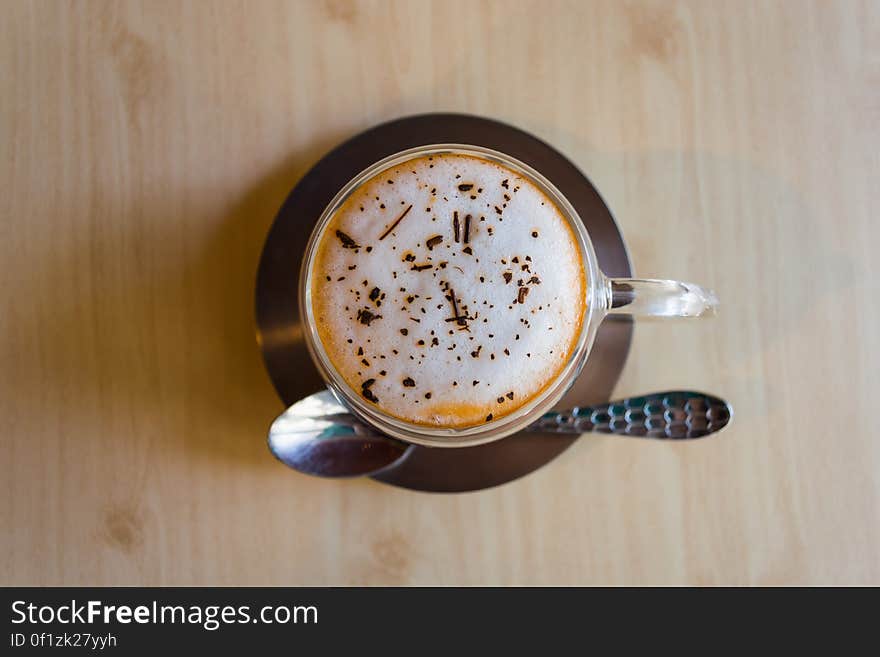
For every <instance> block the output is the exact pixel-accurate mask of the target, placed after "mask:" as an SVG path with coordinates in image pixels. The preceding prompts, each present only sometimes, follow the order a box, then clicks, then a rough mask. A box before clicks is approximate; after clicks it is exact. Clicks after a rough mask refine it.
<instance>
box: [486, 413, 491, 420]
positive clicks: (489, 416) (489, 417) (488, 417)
mask: <svg viewBox="0 0 880 657" xmlns="http://www.w3.org/2000/svg"><path fill="white" fill-rule="evenodd" d="M491 421H492V414H491V413H489V415H487V416H486V422H491Z"/></svg>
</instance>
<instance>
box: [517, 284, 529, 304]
mask: <svg viewBox="0 0 880 657" xmlns="http://www.w3.org/2000/svg"><path fill="white" fill-rule="evenodd" d="M528 294H529V288H527V287H521V288H519V292H518V293H517V295H516V300H517V302H518V303H522V302H523V301H525V300H526V296H528Z"/></svg>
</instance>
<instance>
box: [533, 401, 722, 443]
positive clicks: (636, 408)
mask: <svg viewBox="0 0 880 657" xmlns="http://www.w3.org/2000/svg"><path fill="white" fill-rule="evenodd" d="M732 416H733V409H732V408H731V407H730V404H728V403H727V402H726V401H724V400H723V399H719V398H718V397H714V396H712V395H707V394H705V393H701V392H691V391H684V390H675V391H672V392H663V393H659V394H653V395H642V396H639V397H630V398H628V399H623V400H620V401H613V402H609V403H607V404H599V405H598V406H576V407H575V408H572V409H568V410H564V411H551V412H549V413H547V414H546V415H544V416H543V417H542V418H541V419H540V420H538V421H537V422H535V423H533V424H532V425H530V426H529V427H528V429H527V431H537V432H542V433H586V432H588V431H594V432H598V433H613V434H616V435H618V436H635V437H641V438H670V439H687V438H701V437H703V436H708V435H709V434H712V433H715V432H717V431H721V429H723V428H724V427H725V426H727V424H728V422H730V418H731V417H732Z"/></svg>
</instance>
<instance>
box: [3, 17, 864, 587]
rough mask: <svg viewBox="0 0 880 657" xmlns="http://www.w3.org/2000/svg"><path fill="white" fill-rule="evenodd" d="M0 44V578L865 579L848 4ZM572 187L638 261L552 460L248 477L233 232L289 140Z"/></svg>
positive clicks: (253, 367)
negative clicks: (434, 483) (577, 182)
mask: <svg viewBox="0 0 880 657" xmlns="http://www.w3.org/2000/svg"><path fill="white" fill-rule="evenodd" d="M0 14H2V16H3V19H2V20H0V98H2V100H0V180H2V182H3V192H2V194H0V300H2V308H0V418H2V421H0V435H2V442H0V584H108V585H120V584H278V585H297V584H591V583H603V584H604V583H609V584H610V583H614V584H664V583H693V584H720V583H727V584H795V583H798V584H803V583H875V584H880V441H878V435H877V425H876V424H874V421H876V418H877V404H878V399H880V303H878V302H880V271H878V269H880V268H878V264H877V262H878V257H877V249H878V244H880V214H878V198H880V192H878V186H880V155H878V153H880V3H878V2H876V1H869V2H861V3H860V2H830V1H822V2H803V1H800V0H795V1H790V2H789V1H783V0H778V1H776V2H732V1H726V0H716V1H703V0H694V1H693V2H682V3H673V2H618V1H617V0H614V1H610V2H596V3H594V2H570V3H565V2H541V3H538V2H519V1H510V2H485V3H476V2H447V1H444V2H435V3H428V2H420V1H412V2H397V3H386V2H356V3H350V2H344V1H342V0H332V1H328V2H286V3H284V2H282V3H275V2H266V1H262V0H260V1H256V2H247V3H245V2H242V3H233V2H143V3H134V2H128V3H123V2H107V3H99V2H54V1H53V2H19V1H15V2H10V1H8V0H4V2H3V3H2V11H0ZM435 110H444V111H461V112H470V113H476V114H482V115H486V116H490V117H494V118H497V119H500V120H503V121H507V122H510V123H512V124H514V125H517V126H519V127H521V128H524V129H526V130H529V131H531V132H533V133H534V134H536V135H538V136H539V137H541V138H543V139H545V140H547V141H548V142H550V143H551V144H553V145H555V146H556V147H557V148H559V149H560V150H562V151H563V152H564V153H565V154H566V155H568V156H569V157H570V158H571V159H573V160H574V161H575V162H576V163H577V164H578V165H579V166H580V167H581V168H582V169H583V170H584V171H585V172H586V173H587V175H589V176H590V178H591V179H592V180H593V182H594V183H595V184H596V186H597V187H598V188H599V189H600V190H601V192H602V194H603V196H604V197H605V199H606V200H607V202H608V204H609V205H610V207H611V208H612V210H613V211H614V213H615V215H616V217H617V219H618V221H619V223H620V225H621V228H622V230H623V232H624V234H625V236H626V238H627V240H628V243H629V247H630V249H631V253H632V257H633V261H634V263H635V266H636V270H637V272H638V273H639V274H641V275H645V276H663V277H671V278H682V279H685V280H694V281H697V282H701V283H705V284H707V285H711V286H713V287H714V288H716V290H717V291H718V294H719V296H720V298H721V300H722V302H723V308H722V313H721V315H720V316H719V317H718V318H717V319H715V320H713V321H710V322H694V323H674V324H668V323H660V322H655V323H642V324H639V325H638V326H637V328H636V334H635V341H634V345H633V350H632V353H631V357H630V360H629V362H628V364H627V367H626V370H625V372H624V375H623V377H622V379H621V382H620V384H619V386H618V392H619V393H620V394H621V395H626V394H630V393H639V392H646V391H650V390H658V389H664V388H669V387H677V386H680V387H693V388H699V389H705V390H707V391H712V392H716V393H719V394H721V395H723V396H725V397H727V398H729V399H730V400H731V401H732V402H733V404H734V406H735V408H736V417H735V420H734V422H733V424H732V426H731V428H730V429H728V430H727V431H726V432H725V434H722V436H719V437H717V438H716V439H708V440H704V441H700V442H696V443H692V444H668V443H662V442H649V441H633V440H620V439H615V438H610V437H588V438H585V439H582V440H580V441H578V443H577V444H576V445H575V447H573V448H572V449H571V450H569V451H568V452H566V453H565V454H564V455H563V456H562V457H561V458H559V459H558V460H556V461H555V462H553V463H552V464H550V465H549V466H548V467H545V468H543V469H542V470H540V471H538V472H536V473H534V474H533V475H531V476H529V477H527V478H524V479H522V480H519V481H517V482H514V483H511V484H508V485H505V486H502V487H500V488H497V489H494V490H490V491H485V492H480V493H473V494H462V495H449V496H441V495H429V494H420V493H413V492H409V491H405V490H398V489H394V488H390V487H387V486H384V485H380V484H377V483H373V482H371V481H368V480H364V481H348V482H334V481H326V480H319V479H314V478H308V477H305V476H301V475H297V474H295V473H294V472H292V471H289V470H287V469H285V468H284V467H283V466H282V465H280V464H279V463H277V462H276V461H274V460H273V459H272V458H271V456H270V455H269V453H268V452H267V450H266V447H265V431H266V428H267V426H268V423H269V421H270V420H271V419H272V418H273V416H274V415H275V414H276V413H277V412H278V411H279V410H280V408H281V407H280V402H279V401H278V400H277V398H276V396H275V395H274V393H273V390H272V388H271V386H270V384H269V381H268V379H267V377H266V375H265V373H264V371H263V367H262V364H261V361H260V357H259V354H258V351H257V347H256V345H255V342H254V326H253V311H252V309H253V285H254V277H255V269H256V263H257V259H258V256H259V252H260V249H261V246H262V242H263V239H264V236H265V234H266V231H267V229H268V227H269V225H270V223H271V221H272V219H273V216H274V213H275V212H276V210H277V209H278V207H279V205H280V204H281V202H282V200H283V199H284V197H285V195H286V194H287V192H288V191H289V190H290V188H291V186H292V185H293V184H294V183H295V182H296V180H297V179H298V177H300V176H301V175H302V174H303V173H304V171H306V170H307V168H308V167H309V166H310V165H312V164H313V163H314V162H315V161H316V160H317V159H318V158H319V157H320V156H321V155H322V154H323V153H324V152H325V151H327V150H328V149H329V148H330V147H332V146H333V145H334V144H336V143H337V142H339V141H340V140H342V139H344V138H346V137H349V136H351V135H353V134H355V133H356V132H357V131H360V130H362V129H365V128H367V127H369V126H372V125H374V124H376V123H377V122H380V121H383V120H387V119H390V118H394V117H398V116H402V115H406V114H411V113H418V112H426V111H435Z"/></svg>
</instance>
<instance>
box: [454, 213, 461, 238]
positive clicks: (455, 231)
mask: <svg viewBox="0 0 880 657" xmlns="http://www.w3.org/2000/svg"><path fill="white" fill-rule="evenodd" d="M452 230H453V233H454V235H455V241H456V242H458V241H459V231H460V230H461V227H460V225H459V223H458V212H457V211H456V212H453V213H452Z"/></svg>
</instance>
